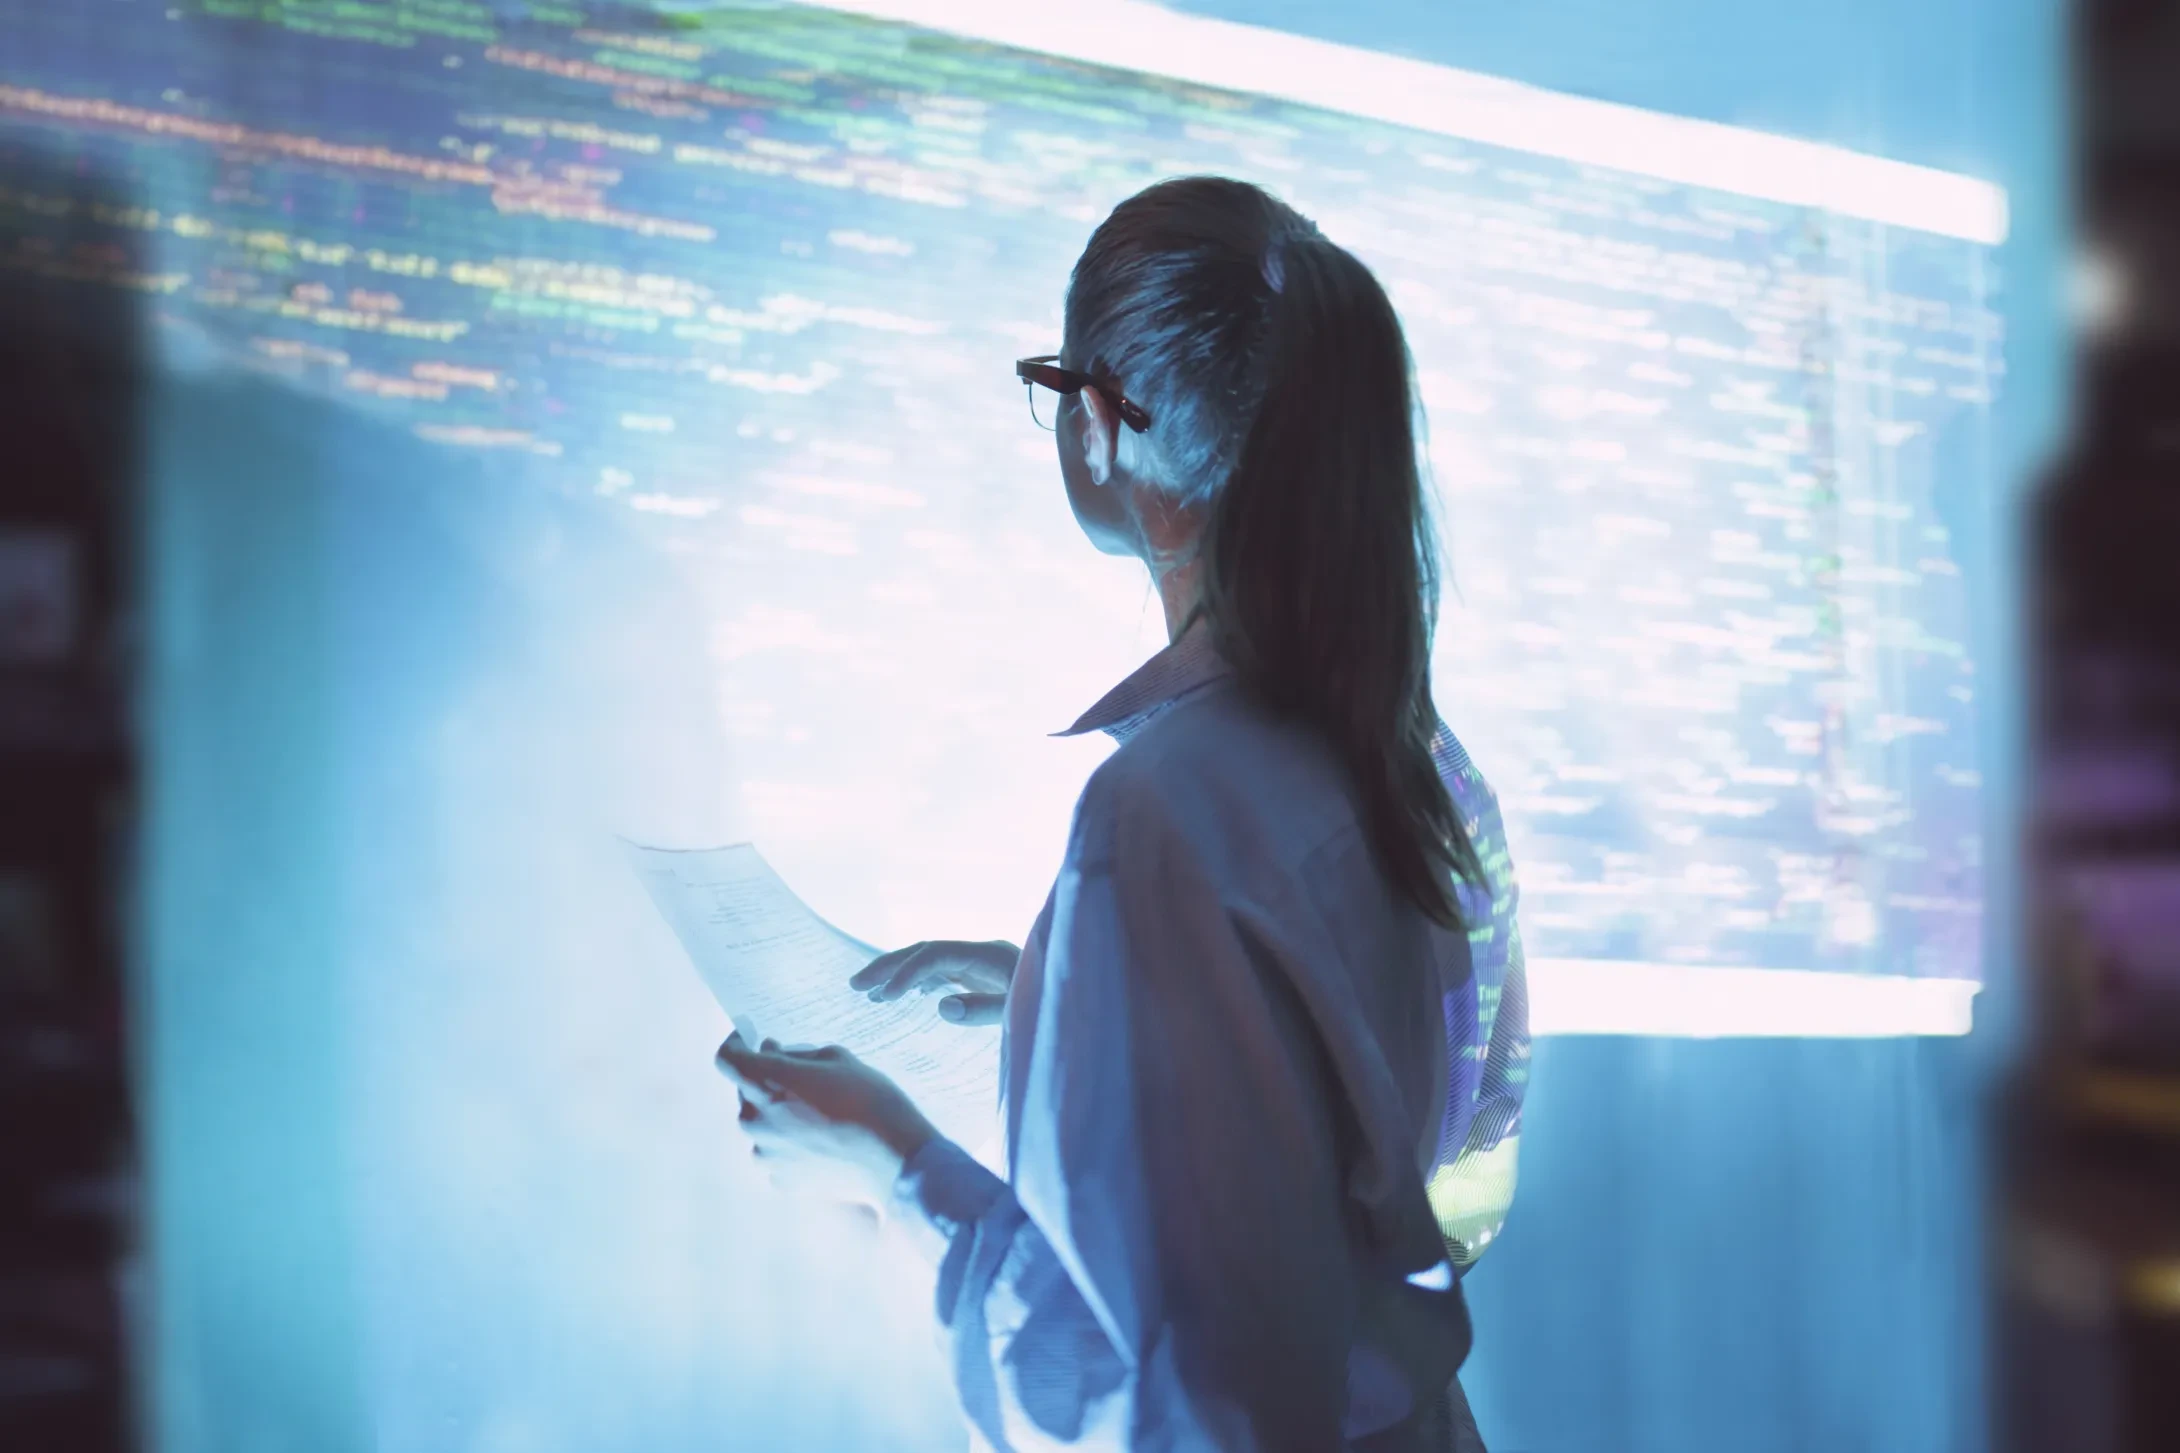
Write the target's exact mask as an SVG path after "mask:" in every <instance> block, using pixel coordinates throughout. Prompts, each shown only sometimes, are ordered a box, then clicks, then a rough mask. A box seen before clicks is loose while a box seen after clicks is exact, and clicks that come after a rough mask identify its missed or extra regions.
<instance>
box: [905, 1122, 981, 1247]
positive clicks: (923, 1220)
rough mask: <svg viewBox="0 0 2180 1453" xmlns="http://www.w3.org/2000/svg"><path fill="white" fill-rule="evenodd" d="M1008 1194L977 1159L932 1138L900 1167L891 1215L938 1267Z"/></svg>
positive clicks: (952, 1144)
mask: <svg viewBox="0 0 2180 1453" xmlns="http://www.w3.org/2000/svg"><path fill="white" fill-rule="evenodd" d="M1006 1194H1007V1183H1006V1182H1005V1181H1003V1180H1001V1179H1000V1178H999V1177H998V1176H995V1175H993V1174H992V1173H991V1172H990V1171H989V1170H987V1169H985V1167H984V1166H983V1165H982V1164H981V1163H980V1162H979V1161H978V1160H977V1159H976V1157H974V1156H972V1155H970V1154H969V1152H968V1151H966V1150H963V1149H962V1148H961V1147H960V1146H958V1145H956V1144H955V1143H954V1142H953V1141H951V1140H948V1139H946V1138H945V1137H943V1136H933V1137H932V1138H931V1139H930V1140H929V1141H928V1142H926V1143H925V1145H924V1147H923V1149H921V1150H919V1151H917V1152H916V1153H915V1154H914V1155H912V1156H910V1157H909V1158H908V1164H906V1165H905V1166H903V1167H901V1175H900V1178H899V1179H898V1180H896V1181H895V1182H894V1183H893V1195H892V1198H891V1200H890V1202H889V1204H888V1205H887V1208H886V1209H887V1214H888V1216H889V1217H890V1218H891V1219H892V1220H894V1221H896V1222H898V1223H899V1224H900V1225H901V1227H902V1228H903V1229H904V1230H906V1231H907V1232H908V1234H909V1239H911V1240H912V1241H914V1242H916V1244H917V1245H918V1246H920V1247H921V1248H922V1249H923V1252H924V1255H926V1256H928V1257H929V1258H930V1259H931V1260H932V1262H933V1263H934V1264H936V1263H937V1262H939V1261H940V1260H942V1259H944V1257H945V1255H946V1248H947V1247H948V1246H949V1245H951V1244H952V1243H953V1240H954V1237H955V1235H956V1234H957V1233H959V1232H960V1231H962V1230H964V1229H966V1228H967V1227H969V1226H973V1225H974V1224H976V1222H978V1221H979V1220H981V1219H983V1217H984V1215H985V1213H986V1212H988V1211H990V1210H991V1208H992V1207H993V1206H994V1205H996V1204H997V1203H998V1202H999V1201H1000V1199H1001V1198H1002V1197H1004V1196H1005V1195H1006Z"/></svg>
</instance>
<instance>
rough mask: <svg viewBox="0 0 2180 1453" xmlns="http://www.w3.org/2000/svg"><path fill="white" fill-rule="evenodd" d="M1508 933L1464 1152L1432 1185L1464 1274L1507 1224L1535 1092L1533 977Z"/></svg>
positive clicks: (1511, 929)
mask: <svg viewBox="0 0 2180 1453" xmlns="http://www.w3.org/2000/svg"><path fill="white" fill-rule="evenodd" d="M1506 934H1507V942H1506V978H1505V980H1504V981H1503V982H1502V984H1501V985H1500V987H1499V989H1498V991H1497V995H1496V1001H1497V1002H1496V1004H1495V1006H1493V1017H1492V1023H1491V1037H1490V1039H1489V1040H1488V1042H1487V1043H1486V1047H1485V1050H1484V1063H1483V1071H1482V1076H1481V1078H1480V1080H1479V1081H1478V1084H1477V1087H1476V1105H1475V1111H1474V1114H1473V1116H1472V1118H1471V1119H1470V1120H1469V1124H1468V1134H1467V1136H1466V1137H1465V1138H1464V1139H1463V1141H1462V1143H1461V1149H1460V1152H1459V1153H1458V1154H1457V1155H1456V1156H1454V1157H1453V1159H1452V1160H1451V1161H1450V1162H1448V1163H1447V1164H1446V1165H1445V1166H1444V1167H1443V1168H1441V1169H1440V1170H1439V1171H1438V1172H1437V1173H1436V1174H1434V1175H1433V1176H1432V1177H1431V1181H1430V1187H1429V1189H1430V1198H1431V1210H1432V1211H1433V1212H1434V1213H1435V1214H1436V1215H1437V1217H1438V1225H1439V1230H1440V1232H1441V1233H1442V1234H1443V1235H1444V1236H1445V1239H1446V1245H1447V1250H1448V1252H1449V1254H1450V1255H1451V1257H1452V1259H1453V1262H1454V1264H1455V1265H1456V1266H1458V1267H1460V1268H1461V1269H1462V1270H1463V1271H1466V1270H1467V1269H1468V1268H1469V1267H1471V1266H1473V1265H1475V1263H1476V1260H1477V1258H1479V1257H1481V1256H1482V1255H1483V1254H1484V1249H1485V1248H1486V1247H1488V1246H1490V1244H1491V1243H1492V1242H1493V1241H1494V1240H1496V1239H1497V1238H1498V1235H1499V1231H1500V1228H1502V1227H1503V1226H1505V1224H1506V1216H1507V1212H1508V1211H1509V1210H1511V1209H1512V1208H1513V1204H1514V1184H1515V1180H1516V1177H1517V1172H1518V1170H1519V1168H1520V1153H1521V1107H1522V1099H1523V1097H1524V1096H1525V1095H1526V1094H1527V1092H1528V1089H1529V973H1528V968H1527V966H1526V965H1525V964H1524V962H1523V960H1522V947H1521V927H1520V925H1519V924H1518V923H1514V922H1513V921H1512V920H1511V919H1510V920H1509V922H1508V927H1507V930H1506Z"/></svg>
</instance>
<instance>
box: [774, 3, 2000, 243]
mask: <svg viewBox="0 0 2180 1453" xmlns="http://www.w3.org/2000/svg"><path fill="white" fill-rule="evenodd" d="M817 3H818V4H819V8H822V9H828V10H843V11H847V12H849V13H852V14H856V15H868V16H872V17H874V18H877V19H882V20H895V21H901V22H904V23H906V24H909V25H918V26H922V27H924V28H926V29H930V30H939V31H945V32H948V33H950V34H954V35H962V36H967V37H970V38H972V39H975V40H983V41H989V42H992V43H993V44H997V45H1006V46H1013V47H1015V48H1017V49H1020V50H1029V51H1036V52H1038V53H1040V54H1044V55H1052V56H1059V57H1061V58H1063V59H1067V60H1075V61H1084V62H1087V63H1089V64H1092V65H1103V66H1113V67H1116V68H1119V69H1122V70H1128V71H1134V72H1137V73H1140V74H1145V75H1154V76H1166V77H1169V78H1171V79H1174V80H1179V81H1191V82H1194V83H1196V84H1198V85H1204V86H1215V87H1218V88H1219V89H1221V90H1229V91H1244V92H1248V93H1250V94H1252V95H1258V96H1271V97H1276V98H1278V99H1280V100H1286V101H1298V102H1300V103H1302V104H1303V105H1307V106H1318V107H1322V108H1324V109H1326V110H1329V111H1340V112H1345V113H1347V114H1349V115H1352V116H1361V117H1367V118H1369V119H1371V120H1375V121H1386V122H1391V123H1392V124H1393V125H1396V126H1407V127H1412V128H1413V129H1415V130H1417V131H1426V132H1430V133H1433V134H1435V135H1439V136H1457V137H1461V138H1463V139H1465V140H1469V141H1480V142H1485V143H1488V144H1491V145H1494V146H1506V147H1512V148H1515V149H1517V150H1521V151H1527V152H1532V153H1536V154H1538V155H1543V156H1552V157H1559V158H1561V159H1564V160H1567V161H1575V162H1583V163H1587V164H1589V165H1592V166H1603V167H1612V168H1615V169H1617V170H1620V171H1625V172H1633V173H1635V174H1637V175H1639V176H1651V177H1659V178H1662V179H1663V180H1666V181H1673V182H1684V183H1687V184H1689V185H1692V186H1699V187H1715V188H1717V189H1718V190H1720V191H1726V192H1734V193H1738V194H1740V195H1741V196H1745V197H1759V198H1763V199H1765V200H1767V201H1773V202H1785V203H1789V204H1791V205H1794V206H1804V207H1819V208H1823V209H1824V210H1826V211H1831V212H1839V213H1843V214H1845V215H1847V216H1850V217H1861V218H1865V219H1867V220H1869V221H1872V222H1885V223H1890V224H1893V225H1895V226H1900V227H1912V228H1915V229H1917V230H1918V231H1923V232H1934V233H1938V234H1939V235H1941V236H1946V237H1958V238H1962V239H1964V240H1966V241H1970V242H1980V243H1984V244H1987V245H1991V246H1996V245H1997V244H1998V243H2000V242H2003V241H2004V240H2005V238H2006V229H2007V210H2006V193H2005V191H2004V189H2003V188H2001V187H1998V186H1996V185H1994V184H1992V183H1990V182H1986V181H1982V180H1980V179H1978V178H1975V177H1967V176H1962V175H1959V174H1958V173H1955V172H1945V171H1939V170H1936V169H1935V168H1932V167H1921V166H1913V165H1910V164H1909V163H1906V162H1900V161H1893V160H1890V159H1888V158H1885V157H1876V156H1867V155H1864V154H1863V153H1860V152H1853V151H1847V150H1845V149H1843V148H1840V147H1836V146H1824V145H1820V144H1818V143H1816V142H1810V141H1797V140H1794V139H1793V138H1791V137H1785V136H1772V135H1768V134H1766V133H1764V132H1760V131H1749V130H1745V129H1743V128H1740V127H1734V126H1724V125H1720V124H1718V123H1716V122H1711V121H1696V120H1691V119H1689V118H1687V117H1683V116H1668V115H1665V114H1663V113H1660V112H1656V111H1644V110H1639V109H1637V108H1636V107H1633V106H1618V105H1614V104H1612V103H1611V102H1608V101H1596V100H1591V99H1589V98H1587V97H1582V96H1566V95H1560V94H1558V93H1555V92H1551V91H1543V90H1539V89H1537V88H1535V87H1533V86H1525V85H1521V84H1520V83H1518V82H1514V81H1507V80H1502V79H1500V78H1498V77H1496V76H1485V75H1479V74H1477V73H1476V72H1473V71H1461V70H1455V69H1453V68H1452V67H1450V66H1441V65H1432V64H1430V63H1428V62H1425V61H1417V60H1409V59H1407V58H1405V57H1402V56H1393V55H1384V54H1380V53H1379V52H1376V51H1369V50H1361V49H1358V48H1356V47H1354V46H1345V45H1335V44H1333V43H1332V42H1330V41H1323V40H1313V39H1310V38H1309V37H1307V36H1300V35H1290V34H1286V33H1284V32H1281V31H1276V30H1267V29H1264V28H1262V27H1259V26H1254V25H1237V24H1235V23H1233V22H1232V21H1226V20H1212V19H1208V18H1206V17H1203V16H1196V15H1183V14H1180V13H1178V12H1175V11H1172V10H1167V9H1165V8H1163V7H1162V6H1159V5H1154V4H1150V3H1148V0H1107V3H1104V4H1099V5H1095V6H1060V5H1025V4H1022V3H1020V0H817Z"/></svg>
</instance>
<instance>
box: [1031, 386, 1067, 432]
mask: <svg viewBox="0 0 2180 1453" xmlns="http://www.w3.org/2000/svg"><path fill="white" fill-rule="evenodd" d="M1029 416H1030V417H1031V418H1033V419H1035V420H1036V421H1037V427H1038V428H1040V429H1050V428H1051V427H1052V426H1053V425H1054V423H1056V422H1057V421H1058V419H1059V417H1060V396H1059V395H1058V394H1056V393H1054V392H1053V391H1052V390H1051V389H1048V388H1044V387H1041V386H1040V385H1038V384H1034V383H1033V384H1031V385H1030V386H1029Z"/></svg>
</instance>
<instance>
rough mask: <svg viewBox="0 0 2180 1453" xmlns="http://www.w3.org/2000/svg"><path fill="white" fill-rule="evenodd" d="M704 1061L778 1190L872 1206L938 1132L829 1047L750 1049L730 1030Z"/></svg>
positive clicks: (889, 1088) (896, 1093) (871, 1073)
mask: <svg viewBox="0 0 2180 1453" xmlns="http://www.w3.org/2000/svg"><path fill="white" fill-rule="evenodd" d="M714 1063H715V1064H716V1065H717V1067H718V1069H719V1072H720V1073H721V1074H722V1075H725V1076H726V1077H727V1079H728V1080H730V1081H732V1082H733V1084H734V1086H735V1089H736V1090H737V1091H738V1092H739V1095H740V1100H741V1109H740V1113H739V1116H738V1121H739V1124H740V1126H741V1129H742V1133H743V1134H744V1135H745V1136H747V1137H748V1140H749V1144H750V1151H751V1154H752V1155H753V1156H755V1157H756V1159H757V1160H758V1162H759V1163H760V1164H761V1165H763V1166H764V1167H765V1169H766V1170H767V1172H768V1173H769V1174H770V1176H771V1178H772V1182H773V1184H774V1185H775V1186H778V1187H780V1188H781V1189H783V1190H793V1191H799V1192H803V1193H805V1194H811V1195H819V1196H824V1197H827V1198H829V1199H835V1200H846V1201H858V1202H863V1203H866V1204H871V1205H882V1204H884V1202H885V1200H886V1199H887V1197H888V1196H890V1195H891V1194H892V1190H893V1183H894V1181H896V1180H897V1179H899V1177H900V1174H901V1169H902V1167H903V1166H905V1165H906V1164H907V1162H908V1159H909V1157H910V1156H912V1155H914V1154H915V1153H916V1152H917V1151H918V1150H920V1149H922V1148H923V1146H924V1145H925V1144H926V1143H928V1142H929V1141H930V1140H931V1139H932V1138H933V1137H934V1136H936V1135H937V1133H938V1132H937V1131H936V1130H934V1129H933V1128H932V1126H931V1123H930V1122H929V1121H928V1120H926V1119H925V1118H924V1116H923V1113H922V1112H921V1111H919V1110H918V1109H917V1108H916V1106H915V1104H914V1103H913V1102H912V1101H911V1100H910V1099H909V1098H908V1096H907V1095H906V1094H904V1093H903V1092H902V1090H901V1088H900V1087H899V1086H898V1085H896V1084H894V1083H893V1081H892V1080H890V1079H888V1078H887V1077H886V1076H885V1075H883V1074H880V1073H879V1072H878V1071H876V1070H874V1069H872V1068H870V1066H868V1065H866V1064H864V1063H863V1062H862V1061H861V1060H859V1059H857V1058H856V1057H855V1056H854V1055H852V1054H850V1053H849V1052H848V1051H847V1050H845V1049H842V1048H841V1047H840V1046H838V1045H830V1046H827V1047H826V1048H823V1049H783V1048H781V1047H780V1046H779V1045H778V1044H777V1043H776V1042H775V1041H773V1040H769V1039H768V1040H766V1041H764V1043H763V1044H761V1045H759V1046H758V1047H756V1048H754V1049H752V1048H751V1047H750V1046H749V1044H748V1042H747V1041H746V1040H744V1039H743V1038H742V1036H741V1035H740V1034H739V1033H736V1034H733V1035H730V1036H729V1037H728V1039H727V1041H726V1043H724V1044H722V1045H720V1046H719V1053H718V1056H717V1058H716V1060H715V1061H714Z"/></svg>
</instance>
